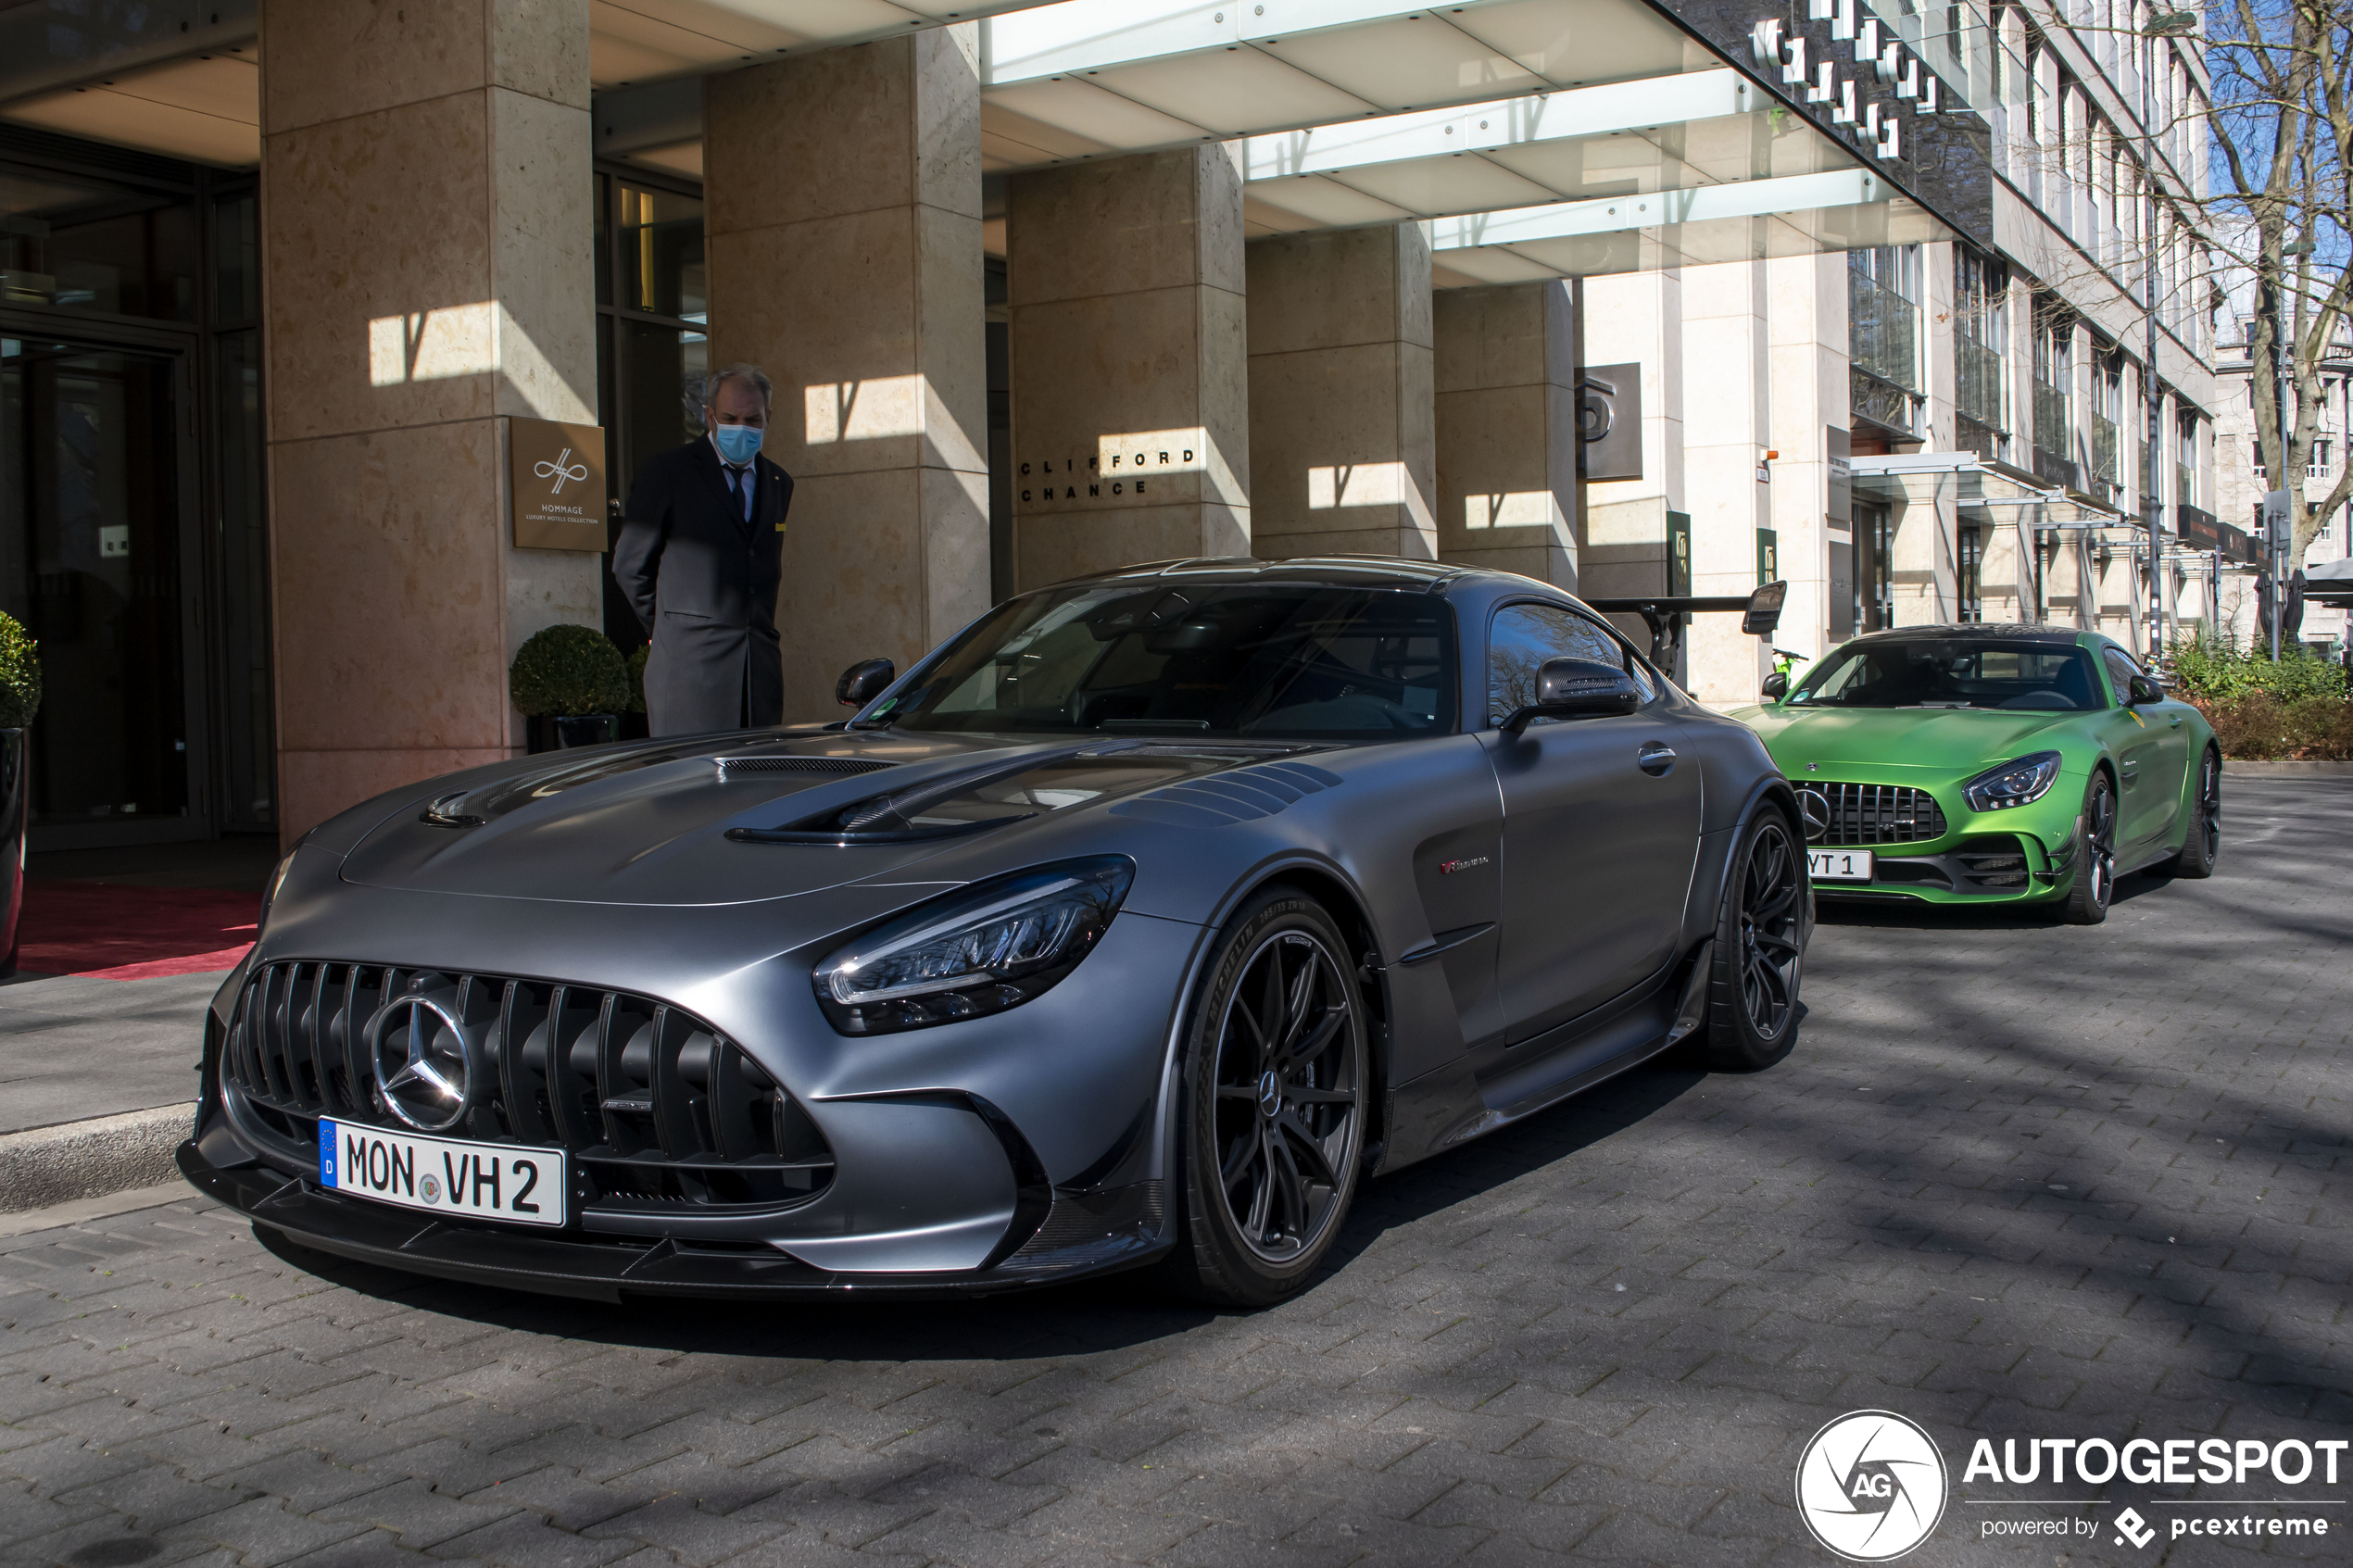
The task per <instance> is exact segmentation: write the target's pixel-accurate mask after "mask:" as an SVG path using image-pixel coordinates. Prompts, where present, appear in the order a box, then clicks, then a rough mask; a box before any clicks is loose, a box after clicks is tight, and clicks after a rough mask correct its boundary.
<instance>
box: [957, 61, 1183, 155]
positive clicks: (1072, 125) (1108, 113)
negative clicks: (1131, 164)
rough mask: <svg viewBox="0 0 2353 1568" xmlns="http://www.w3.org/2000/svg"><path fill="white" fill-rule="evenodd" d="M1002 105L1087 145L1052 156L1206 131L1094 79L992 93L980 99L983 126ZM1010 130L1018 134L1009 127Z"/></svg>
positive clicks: (1159, 143) (1159, 142) (1161, 143)
mask: <svg viewBox="0 0 2353 1568" xmlns="http://www.w3.org/2000/svg"><path fill="white" fill-rule="evenodd" d="M1000 108H1001V109H1005V110H1009V111H1011V112H1012V113H1013V114H1015V115H1017V116H1019V117H1021V119H1025V120H1028V121H1033V122H1035V123H1036V124H1038V125H1041V126H1047V127H1051V129H1052V130H1053V131H1055V132H1061V133H1062V134H1063V136H1064V137H1077V138H1080V139H1081V140H1083V141H1084V142H1085V143H1086V144H1087V145H1086V146H1084V147H1083V148H1078V147H1074V148H1073V149H1072V150H1071V151H1070V152H1067V153H1057V154H1055V155H1054V156H1056V157H1076V156H1079V154H1080V153H1081V152H1125V151H1131V150H1134V149H1136V148H1140V147H1166V146H1173V145H1176V144H1179V143H1183V142H1198V141H1200V140H1201V139H1202V137H1203V136H1205V135H1207V134H1208V132H1205V131H1204V130H1203V129H1202V127H1201V126H1199V125H1197V124H1195V123H1194V122H1193V121H1191V120H1189V119H1176V118H1175V117H1174V116H1171V115H1166V114H1163V113H1162V112H1161V111H1160V110H1158V109H1156V108H1152V107H1149V106H1148V105H1144V104H1139V103H1138V102H1136V100H1135V99H1133V98H1127V97H1123V96H1121V95H1120V94H1116V93H1109V92H1105V91H1104V90H1103V89H1102V88H1101V87H1100V86H1097V85H1096V84H1095V83H1094V82H1090V81H1070V80H1065V81H1062V82H1027V83H1025V84H1023V85H1022V86H1019V87H1007V88H1003V89H1000V90H999V91H997V92H994V93H991V94H988V96H987V97H985V98H983V99H982V100H981V106H980V123H981V127H982V129H984V130H986V129H987V128H988V125H989V123H990V117H991V115H992V114H993V113H994V112H995V111H996V110H998V109H1000ZM1007 133H1008V134H1009V135H1015V136H1018V135H1019V134H1020V132H1018V131H1017V130H1014V129H1013V127H1012V126H1011V125H1008V127H1007Z"/></svg>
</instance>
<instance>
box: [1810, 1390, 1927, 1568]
mask: <svg viewBox="0 0 2353 1568" xmlns="http://www.w3.org/2000/svg"><path fill="white" fill-rule="evenodd" d="M1946 1491H1947V1486H1946V1483H1945V1477H1944V1455H1943V1454H1941V1453H1939V1452H1937V1449H1936V1443H1935V1441H1934V1439H1932V1438H1931V1437H1930V1436H1929V1435H1928V1434H1927V1432H1925V1431H1924V1430H1922V1429H1921V1427H1920V1425H1919V1423H1917V1422H1913V1421H1908V1420H1906V1418H1904V1417H1903V1416H1900V1415H1897V1414H1895V1413H1894V1411H1854V1412H1852V1413H1851V1414H1847V1415H1843V1416H1840V1417H1839V1418H1838V1419H1837V1420H1836V1421H1833V1422H1831V1424H1829V1425H1827V1426H1825V1427H1823V1428H1822V1429H1821V1430H1820V1431H1819V1432H1817V1433H1815V1434H1814V1438H1813V1441H1811V1442H1809V1443H1807V1444H1806V1451H1805V1453H1803V1454H1802V1455H1800V1456H1799V1457H1798V1461H1797V1512H1798V1515H1799V1517H1801V1518H1803V1519H1804V1520H1805V1521H1806V1528H1807V1529H1808V1530H1811V1531H1812V1532H1813V1533H1814V1538H1815V1539H1816V1540H1818V1541H1819V1542H1821V1543H1822V1545H1824V1546H1825V1547H1827V1548H1829V1549H1831V1551H1834V1552H1836V1553H1837V1554H1838V1555H1839V1556H1841V1557H1843V1558H1845V1559H1846V1560H1847V1561H1849V1562H1889V1561H1891V1560H1892V1559H1894V1558H1898V1557H1901V1556H1903V1555H1904V1554H1905V1553H1906V1552H1907V1551H1909V1550H1911V1549H1913V1548H1914V1547H1916V1546H1918V1545H1919V1544H1920V1543H1921V1542H1922V1541H1924V1540H1926V1539H1928V1537H1930V1536H1931V1535H1933V1534H1934V1533H1935V1531H1936V1523H1937V1521H1938V1520H1940V1519H1942V1518H1944V1498H1945V1493H1946Z"/></svg>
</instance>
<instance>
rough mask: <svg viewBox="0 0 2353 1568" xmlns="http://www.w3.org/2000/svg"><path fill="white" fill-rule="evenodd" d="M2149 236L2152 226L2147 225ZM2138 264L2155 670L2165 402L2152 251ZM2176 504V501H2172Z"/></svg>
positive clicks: (2161, 609)
mask: <svg viewBox="0 0 2353 1568" xmlns="http://www.w3.org/2000/svg"><path fill="white" fill-rule="evenodd" d="M2149 227H2150V231H2151V232H2155V230H2156V224H2155V223H2151V224H2150V226H2149ZM2151 252H2152V253H2151V254H2149V255H2147V256H2145V257H2144V258H2143V260H2142V263H2141V276H2142V278H2143V279H2144V280H2145V282H2144V283H2143V286H2142V290H2141V292H2142V294H2143V295H2145V296H2146V298H2147V300H2148V320H2147V325H2148V358H2147V359H2146V360H2145V362H2144V363H2143V366H2142V370H2141V383H2142V385H2141V401H2142V403H2143V404H2144V405H2145V407H2146V408H2147V409H2148V429H2147V431H2146V432H2145V435H2144V438H2143V440H2142V442H2141V521H2143V522H2144V523H2145V524H2146V526H2147V528H2148V537H2149V634H2148V665H2149V668H2150V669H2151V670H2155V669H2156V667H2157V664H2158V659H2159V658H2160V657H2161V653H2160V646H2161V645H2160V639H2161V637H2162V634H2163V632H2164V629H2165V594H2164V588H2163V586H2162V585H2161V583H2160V579H2159V575H2158V573H2159V570H2160V568H2161V566H2162V563H2163V558H2164V552H2163V551H2162V550H2161V549H2159V548H2158V532H2157V525H2158V512H2159V511H2160V510H2161V509H2162V508H2160V507H2159V506H2158V498H2157V497H2158V482H2157V476H2158V466H2159V465H2158V436H2159V433H2160V432H2161V430H2162V428H2163V420H2164V418H2165V401H2164V399H2163V398H2162V397H2161V396H2159V395H2158V390H2157V257H2156V256H2155V254H2154V247H2151ZM2175 500H2176V502H2177V503H2178V502H2179V500H2180V497H2179V496H2176V497H2175Z"/></svg>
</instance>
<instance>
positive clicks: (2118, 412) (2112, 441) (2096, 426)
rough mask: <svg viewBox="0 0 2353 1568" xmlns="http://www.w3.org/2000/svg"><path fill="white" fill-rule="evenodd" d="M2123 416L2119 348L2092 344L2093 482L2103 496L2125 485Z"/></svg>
mask: <svg viewBox="0 0 2353 1568" xmlns="http://www.w3.org/2000/svg"><path fill="white" fill-rule="evenodd" d="M2123 419H2124V355H2123V352H2122V350H2120V349H2117V348H2114V347H2110V346H2108V345H2100V344H2095V345H2093V370H2092V418H2091V427H2092V428H2091V449H2092V482H2093V483H2095V484H2096V485H2098V486H2099V487H2100V492H2101V495H2102V497H2103V498H2104V499H2108V498H2113V497H2114V496H2115V495H2117V493H2118V492H2120V490H2122V489H2123V488H2124V472H2123V452H2122V445H2121V443H2122V436H2121V430H2120V427H2121V425H2122V423H2123Z"/></svg>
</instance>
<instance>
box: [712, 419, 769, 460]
mask: <svg viewBox="0 0 2353 1568" xmlns="http://www.w3.org/2000/svg"><path fill="white" fill-rule="evenodd" d="M766 434H767V432H765V431H763V430H761V429H760V428H759V427H758V426H757V425H715V426H713V427H712V428H711V439H712V440H713V441H716V442H717V443H719V455H720V456H721V457H723V458H726V459H727V460H728V461H729V462H731V463H735V464H736V465H738V466H741V465H742V464H745V463H748V462H749V461H751V460H752V458H755V457H757V456H759V453H760V443H761V439H762V438H763V437H765V436H766Z"/></svg>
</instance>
